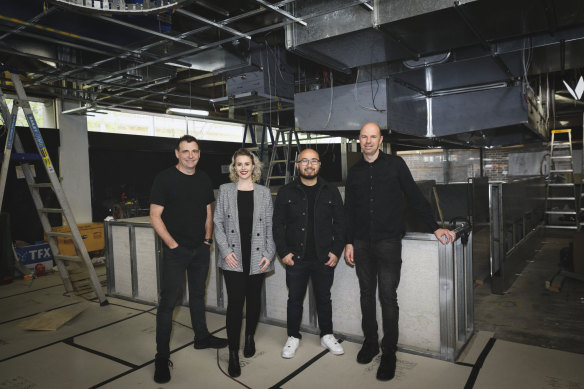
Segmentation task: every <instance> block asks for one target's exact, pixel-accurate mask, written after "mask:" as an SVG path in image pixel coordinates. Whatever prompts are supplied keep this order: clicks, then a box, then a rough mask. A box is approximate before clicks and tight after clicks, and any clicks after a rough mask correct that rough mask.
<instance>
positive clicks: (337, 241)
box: [332, 186, 346, 257]
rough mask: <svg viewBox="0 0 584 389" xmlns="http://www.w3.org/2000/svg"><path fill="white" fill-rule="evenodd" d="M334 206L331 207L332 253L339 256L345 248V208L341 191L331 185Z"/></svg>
mask: <svg viewBox="0 0 584 389" xmlns="http://www.w3.org/2000/svg"><path fill="white" fill-rule="evenodd" d="M332 189H333V197H334V199H335V207H334V209H333V246H332V249H333V254H335V255H336V256H337V257H340V256H341V254H342V253H343V250H344V249H345V236H346V225H345V209H344V208H343V199H342V198H341V193H340V192H339V190H338V189H337V188H336V187H334V186H333V187H332Z"/></svg>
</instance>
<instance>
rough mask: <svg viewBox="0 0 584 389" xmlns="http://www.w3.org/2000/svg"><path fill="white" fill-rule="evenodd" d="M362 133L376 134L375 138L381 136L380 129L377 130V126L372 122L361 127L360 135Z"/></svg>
mask: <svg viewBox="0 0 584 389" xmlns="http://www.w3.org/2000/svg"><path fill="white" fill-rule="evenodd" d="M364 131H365V132H367V133H372V132H377V136H379V137H380V136H381V128H379V125H378V124H377V123H373V122H369V123H365V124H364V125H363V127H361V131H360V134H361V133H363V132H364Z"/></svg>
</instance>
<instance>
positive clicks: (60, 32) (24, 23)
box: [0, 15, 140, 54]
mask: <svg viewBox="0 0 584 389" xmlns="http://www.w3.org/2000/svg"><path fill="white" fill-rule="evenodd" d="M0 20H4V21H7V22H9V23H14V24H20V25H22V26H26V27H30V28H33V29H36V30H40V31H44V32H48V33H51V34H57V35H62V36H65V37H67V38H74V39H78V40H81V41H84V42H89V43H95V44H97V45H100V46H105V47H109V48H111V49H115V50H119V51H124V52H125V51H128V50H127V49H126V48H125V47H123V46H119V45H114V44H113V43H107V42H103V41H100V40H97V39H93V38H88V37H85V36H81V35H77V34H73V33H70V32H67V31H63V30H58V29H56V28H51V27H45V26H42V25H40V24H35V23H29V22H27V21H24V20H20V19H17V18H11V17H8V16H4V15H0ZM136 54H140V53H136Z"/></svg>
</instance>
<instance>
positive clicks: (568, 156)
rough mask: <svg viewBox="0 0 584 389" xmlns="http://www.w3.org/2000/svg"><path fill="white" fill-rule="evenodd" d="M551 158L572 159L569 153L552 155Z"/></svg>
mask: <svg viewBox="0 0 584 389" xmlns="http://www.w3.org/2000/svg"><path fill="white" fill-rule="evenodd" d="M552 159H572V156H571V155H560V156H559V157H552Z"/></svg>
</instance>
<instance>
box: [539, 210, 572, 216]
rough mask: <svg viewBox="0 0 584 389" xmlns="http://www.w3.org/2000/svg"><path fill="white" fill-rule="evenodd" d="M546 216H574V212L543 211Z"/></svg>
mask: <svg viewBox="0 0 584 389" xmlns="http://www.w3.org/2000/svg"><path fill="white" fill-rule="evenodd" d="M545 213H547V214H548V215H575V214H576V211H545Z"/></svg>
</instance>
